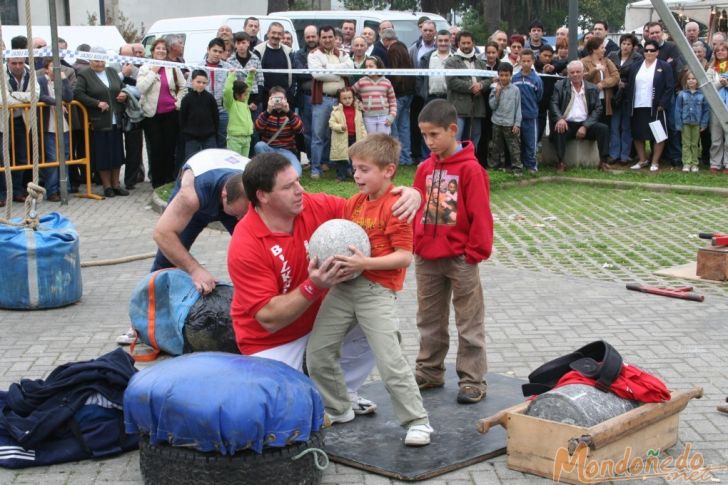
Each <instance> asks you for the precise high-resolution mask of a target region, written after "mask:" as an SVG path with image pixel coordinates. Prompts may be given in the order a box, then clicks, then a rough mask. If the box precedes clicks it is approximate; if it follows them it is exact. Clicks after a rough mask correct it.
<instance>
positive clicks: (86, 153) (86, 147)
mask: <svg viewBox="0 0 728 485" xmlns="http://www.w3.org/2000/svg"><path fill="white" fill-rule="evenodd" d="M48 107H55V106H51V105H48V104H46V103H42V102H39V103H38V152H39V153H38V168H39V169H44V168H53V167H59V166H60V163H59V162H58V155H60V154H61V150H60V147H59V145H60V138H59V137H58V136H55V137H54V139H55V141H56V150H55V152H56V160H46V150H45V148H46V147H45V142H46V140H45V137H44V133H45V132H46V131H47V130H46V123H47V120H46V119H45V113H44V111H45V110H43V109H41V108H48ZM30 108H31V105H30V104H29V103H23V104H15V105H12V106H8V107H7V109H8V110H9V111H10V113H9V118H8V131H9V132H10V133H9V135H8V136H10V139H9V141H10V167H9V168H10V170H11V171H12V172H15V171H22V170H32V169H33V154H32V148H33V147H32V143H31V134H30V126H29V120H30ZM63 108H64V112H65V118H66V120H67V122H68V130H69V131H68V132H69V136H68V150H67V151H68V153H69V155H70V156H69V157H68V159H67V160H66V162H65V165H66V167H71V166H80V167H83V168H84V170H83V171H84V177H85V179H86V191H85V193H79V194H75V195H76V197H86V198H89V199H103V197H101V196H100V195H97V194H94V193H93V192H92V190H91V189H92V184H91V150H90V148H91V147H90V143H89V123H88V112H87V111H86V107H85V106H84V105H82V104H81V103H79V102H78V101H71V102H70V103H67V102H64V103H63ZM76 108H77V109H76ZM19 110H22V113H21V114H20V115H18V116H22V117H23V119H24V121H25V123H24V124H25V160H24V163H19V162H18V160H19V159H20V160H22V157H19V156H18V155H19V154H18V153H17V148H18V147H16V143H15V123H14V122H13V118H14V117H15V116H16V112H17V111H19ZM49 113H50V111H49ZM75 117H80V121H81V123H80V126H81V129H82V131H83V140H80V142H81V144H82V145H83V156H82V157H80V158H74V152H76V151H77V150H74V148H75V147H74V139H73V136H72V132H73V125H74V123H75V122H76V121H77V120H76V119H75ZM53 120H54V121H55V117H54V118H53ZM59 132H60V133H63V128H62V127H61V128H60V129H58V127H56V135H58V134H59ZM4 135H5V134H4ZM63 154H64V155H65V153H63ZM1 155H2V152H1V151H0V156H1ZM7 166H8V164H7V163H3V164H0V174H3V173H4V172H5V169H6V167H7ZM2 177H3V176H2V175H0V178H2ZM63 182H65V181H61V183H63ZM7 189H8V190H9V187H8V188H7Z"/></svg>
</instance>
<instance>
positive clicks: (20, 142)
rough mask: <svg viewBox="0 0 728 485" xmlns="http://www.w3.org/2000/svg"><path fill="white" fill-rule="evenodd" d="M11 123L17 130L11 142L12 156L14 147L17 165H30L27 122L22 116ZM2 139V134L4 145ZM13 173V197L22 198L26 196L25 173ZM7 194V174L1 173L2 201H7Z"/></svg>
mask: <svg viewBox="0 0 728 485" xmlns="http://www.w3.org/2000/svg"><path fill="white" fill-rule="evenodd" d="M10 122H11V123H13V125H14V128H15V133H14V136H13V140H11V141H10V156H11V157H12V156H13V147H15V165H25V164H26V163H28V152H27V149H26V144H25V122H24V121H23V117H22V116H18V117H14V118H12V120H11V121H10ZM8 129H9V127H8ZM2 137H3V134H2V133H0V143H2V140H3V138H2ZM0 156H2V153H0ZM4 165H5V166H7V167H9V166H10V163H9V162H5V163H4ZM11 173H12V178H13V196H22V195H23V194H25V187H23V172H21V171H18V170H16V171H14V172H11ZM5 194H6V190H5V173H0V199H1V200H3V201H4V200H5Z"/></svg>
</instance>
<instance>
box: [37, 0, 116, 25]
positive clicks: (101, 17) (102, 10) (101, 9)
mask: <svg viewBox="0 0 728 485" xmlns="http://www.w3.org/2000/svg"><path fill="white" fill-rule="evenodd" d="M49 1H50V0H49ZM99 25H106V7H105V6H104V0H99Z"/></svg>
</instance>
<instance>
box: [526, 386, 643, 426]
mask: <svg viewBox="0 0 728 485" xmlns="http://www.w3.org/2000/svg"><path fill="white" fill-rule="evenodd" d="M639 405H640V403H639V402H637V401H629V400H627V399H622V398H621V397H619V396H617V395H616V394H613V393H611V392H602V391H600V390H599V389H597V388H595V387H592V386H587V385H585V384H569V385H566V386H563V387H559V388H556V389H552V390H550V391H548V392H544V393H543V394H541V395H539V396H538V397H537V398H536V399H534V400H533V402H531V404H530V405H529V406H528V410H527V411H526V414H528V415H529V416H534V417H537V418H542V419H548V420H550V421H558V422H560V423H567V424H573V425H576V426H587V427H589V426H594V425H595V424H599V423H601V422H602V421H606V420H607V419H611V418H613V417H615V416H619V415H620V414H623V413H626V412H627V411H630V410H632V409H634V408H636V407H637V406H639Z"/></svg>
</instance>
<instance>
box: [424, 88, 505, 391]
mask: <svg viewBox="0 0 728 485" xmlns="http://www.w3.org/2000/svg"><path fill="white" fill-rule="evenodd" d="M417 121H418V124H419V128H420V131H421V132H422V136H423V137H424V139H425V143H426V144H427V146H428V148H429V149H430V151H431V155H430V158H428V159H427V160H425V161H424V162H423V163H421V164H420V166H419V167H417V174H416V175H415V181H414V187H415V188H416V189H419V190H420V191H422V193H423V194H424V196H425V204H424V207H421V208H420V211H419V212H418V214H417V216H416V217H415V225H414V242H415V244H414V253H415V270H416V276H417V329H418V330H419V332H420V351H419V353H418V354H417V367H416V371H415V378H416V380H417V384H418V386H419V387H420V389H427V388H432V387H441V386H443V385H444V384H445V356H446V355H447V351H448V347H449V342H450V336H449V333H448V320H449V308H450V299H451V298H452V304H453V307H454V308H455V323H456V327H457V330H458V352H457V363H456V370H457V373H458V378H459V381H458V385H459V388H460V389H459V391H458V395H457V402H459V403H462V404H468V403H476V402H479V401H480V400H482V399H483V398H484V397H485V394H486V390H487V383H486V382H485V373H486V371H487V361H486V355H485V304H484V302H483V289H482V287H481V285H480V273H479V271H478V264H479V263H480V262H481V261H484V260H486V259H488V257H490V253H491V250H492V247H493V215H492V214H491V212H490V195H489V191H490V182H489V179H488V173H487V172H486V171H485V169H483V167H482V166H481V165H480V163H479V162H478V159H477V158H476V156H475V150H474V148H473V145H472V143H471V142H469V141H468V142H463V143H462V144H461V143H460V142H458V141H457V139H456V134H457V131H458V129H457V112H456V110H455V107H454V106H453V105H452V104H450V103H448V102H447V101H445V100H443V99H437V100H433V101H431V102H430V103H428V104H427V106H425V107H424V108H423V110H422V112H421V113H420V115H419V117H418V120H417Z"/></svg>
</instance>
